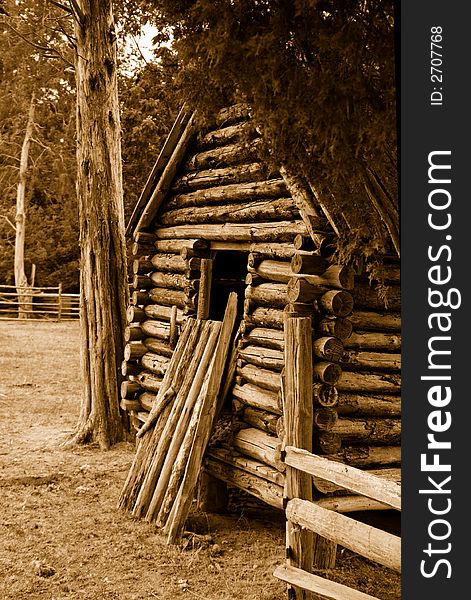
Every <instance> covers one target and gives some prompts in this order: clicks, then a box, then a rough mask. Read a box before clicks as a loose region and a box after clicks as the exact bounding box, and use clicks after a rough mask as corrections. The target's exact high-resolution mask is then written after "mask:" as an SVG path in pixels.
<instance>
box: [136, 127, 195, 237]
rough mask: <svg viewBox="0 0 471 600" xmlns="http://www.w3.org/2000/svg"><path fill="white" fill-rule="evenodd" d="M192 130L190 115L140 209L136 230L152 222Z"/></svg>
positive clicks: (168, 187)
mask: <svg viewBox="0 0 471 600" xmlns="http://www.w3.org/2000/svg"><path fill="white" fill-rule="evenodd" d="M194 132H195V129H194V118H193V116H192V117H190V119H189V121H188V123H187V124H186V126H185V129H184V131H183V133H182V134H181V135H180V136H179V139H178V142H177V144H176V145H175V147H174V149H173V152H172V155H171V156H170V159H169V160H168V162H167V165H166V167H165V168H164V170H163V172H162V175H161V176H160V179H159V181H158V183H157V185H156V186H155V187H154V189H153V191H152V194H151V196H150V198H149V201H148V202H147V205H146V207H145V208H144V210H143V211H142V214H141V217H140V219H139V221H138V222H137V225H136V230H137V231H140V230H141V229H145V228H146V227H149V225H150V224H151V223H152V220H153V218H154V217H155V215H156V213H157V211H158V210H159V207H160V205H161V203H162V201H163V200H164V198H165V196H166V195H167V193H168V191H169V189H170V186H171V185H172V182H173V179H174V177H175V174H176V172H177V169H178V167H179V166H180V163H181V161H182V160H183V157H184V155H185V151H186V149H187V147H188V144H189V142H190V139H191V138H192V136H193V134H194Z"/></svg>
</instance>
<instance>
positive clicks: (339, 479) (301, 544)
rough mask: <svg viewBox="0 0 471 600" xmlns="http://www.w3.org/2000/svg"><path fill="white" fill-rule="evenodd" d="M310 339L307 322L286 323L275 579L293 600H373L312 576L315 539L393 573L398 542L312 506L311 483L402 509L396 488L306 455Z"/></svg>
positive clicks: (397, 563)
mask: <svg viewBox="0 0 471 600" xmlns="http://www.w3.org/2000/svg"><path fill="white" fill-rule="evenodd" d="M310 335H311V325H310V322H309V319H306V318H286V319H285V377H284V382H283V410H284V416H285V421H286V423H287V427H286V428H285V448H284V453H283V454H284V462H285V464H286V467H287V468H286V484H285V509H286V519H287V527H286V545H287V562H286V564H284V565H280V566H278V567H277V568H276V569H275V571H274V576H275V577H277V578H278V579H281V580H282V581H285V582H286V583H288V585H289V586H290V587H291V589H292V590H293V592H295V597H296V599H297V600H309V599H310V598H313V597H314V598H318V597H319V596H322V598H326V599H331V600H377V599H376V598H374V597H373V596H370V595H368V594H365V593H363V592H360V591H358V590H355V589H352V588H349V587H347V586H345V585H342V584H339V583H336V582H334V581H331V580H328V579H325V578H324V577H320V576H318V575H314V574H313V573H312V572H311V570H312V566H313V558H314V556H315V548H314V545H315V542H316V536H317V543H319V538H321V539H323V540H324V542H326V544H327V547H328V545H329V544H332V545H333V546H334V552H335V547H336V544H341V545H342V546H344V547H345V548H348V549H350V550H352V551H353V552H356V553H357V554H360V555H361V556H364V557H366V558H368V559H370V560H373V561H376V562H378V563H379V564H381V565H384V566H387V567H389V568H391V569H394V570H396V571H400V570H401V540H400V538H399V537H397V536H395V535H392V534H390V533H388V532H386V531H383V530H381V529H377V528H375V527H371V526H370V525H366V524H365V523H362V522H360V521H357V520H355V519H352V518H350V517H347V516H345V515H343V514H339V513H336V512H334V511H333V510H328V509H326V508H324V507H322V506H320V505H319V504H316V503H315V502H313V501H312V478H313V477H318V478H321V479H323V480H325V481H328V482H330V483H333V484H335V485H338V486H341V487H343V488H345V489H347V490H349V491H351V492H354V493H356V494H360V495H362V496H365V497H367V498H370V499H372V500H373V501H375V502H380V503H381V504H383V505H384V506H385V508H388V507H389V508H393V509H396V510H400V509H401V489H400V486H399V485H398V484H397V483H395V482H392V481H388V480H385V479H383V478H381V477H378V476H377V475H372V474H370V473H368V472H366V471H362V470H360V469H357V468H354V467H350V466H348V465H345V464H343V463H337V462H334V461H331V460H329V459H326V458H323V457H321V456H316V455H314V454H312V453H311V452H310V450H311V448H310V447H309V446H310V443H311V439H312V438H311V436H312V428H311V426H310V424H309V414H310V413H311V412H312V393H311V392H310V389H309V382H310V381H312V372H310V369H309V364H310V361H311V354H310V344H309V340H310ZM306 417H307V418H306ZM298 446H303V447H302V448H299V447H298ZM313 536H314V537H313ZM327 540H329V541H327ZM317 566H318V565H317ZM313 595H314V596H313Z"/></svg>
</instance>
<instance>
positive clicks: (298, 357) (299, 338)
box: [283, 315, 314, 600]
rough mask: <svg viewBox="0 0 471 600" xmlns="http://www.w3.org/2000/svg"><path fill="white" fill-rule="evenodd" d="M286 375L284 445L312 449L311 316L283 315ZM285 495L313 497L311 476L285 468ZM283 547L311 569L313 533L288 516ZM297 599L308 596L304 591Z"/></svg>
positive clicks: (291, 560) (292, 559) (296, 561)
mask: <svg viewBox="0 0 471 600" xmlns="http://www.w3.org/2000/svg"><path fill="white" fill-rule="evenodd" d="M284 356H285V374H284V378H283V414H284V421H285V439H284V443H285V445H290V446H296V447H299V448H303V449H305V450H308V451H311V450H312V422H313V405H312V378H313V373H312V325H311V319H310V317H288V316H287V315H286V317H285V352H284ZM285 496H286V497H287V498H299V497H301V498H303V499H304V500H306V501H310V500H312V479H311V477H310V476H309V475H308V474H307V473H303V472H301V471H298V470H296V469H287V471H286V483H285ZM287 519H288V522H287V525H286V547H287V557H288V561H289V564H290V565H293V566H297V567H301V568H302V569H305V570H307V571H309V572H310V571H311V570H312V566H313V557H314V546H313V535H312V533H311V532H310V531H307V530H306V529H299V528H297V527H295V526H293V525H294V523H293V522H292V521H291V519H290V518H289V517H288V516H287ZM298 597H299V599H300V600H303V599H308V598H310V595H307V594H305V593H304V592H303V591H301V590H300V591H299V593H298V592H297V593H296V598H298Z"/></svg>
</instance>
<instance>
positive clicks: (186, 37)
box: [145, 0, 399, 267]
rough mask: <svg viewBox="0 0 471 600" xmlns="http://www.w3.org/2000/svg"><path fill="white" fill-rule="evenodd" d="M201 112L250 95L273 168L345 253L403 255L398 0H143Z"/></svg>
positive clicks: (188, 97) (353, 257) (344, 256)
mask: <svg viewBox="0 0 471 600" xmlns="http://www.w3.org/2000/svg"><path fill="white" fill-rule="evenodd" d="M145 4H146V6H148V7H153V8H154V15H155V19H156V23H157V24H158V27H159V29H160V31H161V32H165V31H167V32H168V38H169V39H171V38H172V39H173V47H174V49H175V51H176V52H177V55H178V57H179V61H180V74H179V79H178V84H179V90H180V98H181V100H182V101H183V100H185V101H187V102H188V104H189V105H190V106H192V107H193V108H198V109H199V113H200V114H201V115H209V114H214V110H215V108H217V106H218V105H219V106H222V105H224V104H227V103H229V102H232V101H234V100H239V101H240V100H243V101H246V102H248V103H249V104H250V106H251V108H252V111H253V117H254V121H255V124H256V125H257V127H258V128H259V129H260V130H261V131H262V133H263V137H264V139H265V141H266V142H267V144H266V146H267V156H268V158H270V159H271V160H272V162H273V163H274V165H275V166H277V167H280V166H285V167H286V168H287V169H289V170H291V171H292V172H293V173H296V174H298V175H300V176H302V178H304V179H305V181H306V184H307V185H309V186H311V187H312V188H313V189H314V191H315V193H316V194H319V195H320V196H321V197H322V200H323V202H324V204H325V206H326V208H327V209H328V211H329V213H330V214H331V215H332V216H333V217H334V220H335V223H336V225H337V227H338V229H339V233H340V236H339V241H340V247H339V257H340V259H341V260H344V261H353V262H356V263H359V264H362V263H363V262H365V261H366V262H371V264H370V267H374V263H375V261H376V257H377V255H378V252H379V253H381V252H391V251H392V252H394V251H396V252H399V234H398V206H397V169H396V115H395V92H396V90H395V61H394V2H393V1H392V0H319V1H315V2H313V1H312V0H295V1H293V2H284V1H283V0H263V1H259V0H179V1H178V2H174V1H173V0H147V1H146V3H145Z"/></svg>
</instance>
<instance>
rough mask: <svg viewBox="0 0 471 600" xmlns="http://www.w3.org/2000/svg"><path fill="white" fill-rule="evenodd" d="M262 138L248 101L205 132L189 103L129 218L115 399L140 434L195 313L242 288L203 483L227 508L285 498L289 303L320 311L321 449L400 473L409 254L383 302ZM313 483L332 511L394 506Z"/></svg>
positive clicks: (392, 264) (316, 373) (320, 207)
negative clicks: (227, 496) (266, 152)
mask: <svg viewBox="0 0 471 600" xmlns="http://www.w3.org/2000/svg"><path fill="white" fill-rule="evenodd" d="M258 145H259V138H258V137H257V133H256V132H255V131H253V130H252V131H251V129H250V119H249V116H248V111H247V109H246V107H244V106H239V105H237V106H234V107H231V108H230V109H226V110H223V111H220V112H219V113H218V115H217V117H216V118H215V121H214V125H213V126H212V128H209V129H206V130H205V131H198V129H197V127H196V125H195V121H194V118H193V116H192V115H190V114H188V113H187V112H186V111H185V110H184V109H182V111H181V112H180V114H179V115H178V117H177V120H176V122H175V124H174V126H173V128H172V130H171V132H170V134H169V136H168V138H167V140H166V142H165V144H164V146H163V148H162V150H161V153H160V155H159V157H158V159H157V161H156V163H155V165H154V168H153V170H152V172H151V174H150V175H149V178H148V180H147V183H146V185H145V188H144V190H143V192H142V194H141V196H140V198H139V201H138V203H137V205H136V207H135V209H134V212H133V214H132V216H131V218H130V220H129V223H128V226H127V235H128V237H129V239H130V243H131V257H130V263H131V268H132V282H131V290H130V298H131V299H130V305H129V308H128V312H127V318H128V327H127V329H126V332H125V342H126V348H125V360H124V362H123V365H122V374H123V377H124V382H123V384H122V387H121V407H122V409H123V410H125V411H128V412H129V415H130V419H131V422H132V424H133V425H134V427H135V428H136V429H139V427H140V426H141V425H142V423H143V422H145V421H146V418H147V415H148V412H149V411H150V409H151V408H152V404H153V401H154V398H155V395H156V393H157V392H158V390H159V388H160V385H161V382H162V379H163V377H164V374H165V372H166V368H167V366H168V364H169V361H170V359H171V357H172V353H173V350H174V348H175V345H176V342H177V340H178V337H179V335H180V332H181V330H182V327H183V325H184V323H185V321H186V320H187V319H188V318H190V317H192V316H196V317H198V318H203V319H214V320H220V319H222V316H223V313H224V307H225V305H226V301H227V299H228V296H229V294H230V293H231V292H236V293H237V295H238V327H239V333H238V344H237V348H236V357H235V359H236V360H235V366H234V369H233V371H234V372H233V374H231V376H230V378H229V379H230V380H229V381H226V382H225V389H226V392H227V397H226V401H225V404H224V408H223V412H222V416H221V418H220V420H219V421H218V425H219V427H218V428H217V430H216V432H215V433H214V434H213V438H212V441H211V444H210V447H209V451H208V452H207V454H206V459H205V462H204V474H205V475H204V477H203V478H202V482H201V487H200V493H201V498H202V499H203V500H204V501H205V502H206V504H205V506H206V508H207V509H215V508H217V506H216V505H217V504H218V502H220V503H221V502H222V503H223V501H224V500H221V498H224V485H230V486H234V487H237V488H240V489H243V490H245V491H247V492H249V493H250V494H253V495H254V496H257V497H258V498H260V499H262V500H263V501H264V502H266V503H268V504H270V505H272V506H275V507H278V508H282V506H283V485H284V478H285V470H286V467H285V464H284V462H283V460H282V457H283V450H282V440H283V435H284V427H285V423H284V418H283V399H282V381H283V369H284V338H285V335H284V317H285V315H286V314H294V315H303V316H310V317H311V323H312V356H313V365H312V370H313V381H312V402H313V418H312V434H313V448H314V451H315V452H316V453H317V454H321V455H324V456H326V457H328V458H330V459H331V460H333V461H336V462H343V463H346V464H348V465H352V466H355V467H359V468H361V469H364V470H368V471H370V472H372V473H375V474H376V475H380V476H382V477H384V478H385V479H390V480H395V481H398V480H399V479H400V464H401V455H400V439H401V398H400V366H401V354H400V352H401V319H400V273H399V259H398V258H397V257H394V256H388V257H386V259H385V261H384V279H385V281H386V284H387V286H388V287H387V290H388V292H387V298H386V301H385V300H384V298H380V297H379V295H378V293H377V291H376V290H375V288H374V287H372V286H371V285H370V283H369V280H368V277H367V276H366V274H365V273H354V272H353V270H352V269H351V268H349V267H348V266H345V265H341V264H337V262H336V261H335V259H334V258H333V257H334V256H335V253H334V250H335V244H336V237H337V236H338V229H337V227H336V224H335V222H334V221H333V219H332V217H331V215H330V214H329V212H328V209H327V208H326V207H325V205H324V204H323V203H322V201H321V200H319V198H318V196H317V195H316V193H315V190H313V189H312V188H311V187H310V186H308V185H306V184H305V183H304V182H303V181H302V180H300V179H298V178H297V177H296V176H294V175H293V174H291V173H287V172H285V171H283V170H282V171H281V172H273V171H272V170H271V169H270V167H269V166H268V165H266V164H264V162H263V160H262V159H261V158H260V155H259V152H258ZM205 488H207V489H210V490H211V493H205ZM313 493H314V499H315V501H316V502H318V503H319V505H321V506H324V507H327V508H332V509H334V510H336V511H338V512H352V511H358V510H379V509H383V508H385V506H384V505H382V504H380V503H378V502H374V501H372V500H370V499H368V498H365V497H363V496H355V495H352V493H351V492H350V493H349V492H346V490H345V489H342V488H340V487H338V486H335V485H333V484H331V483H328V482H325V481H323V480H321V479H316V478H315V477H314V478H313Z"/></svg>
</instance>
